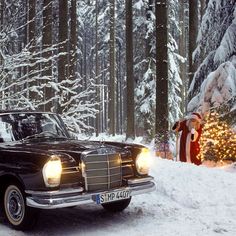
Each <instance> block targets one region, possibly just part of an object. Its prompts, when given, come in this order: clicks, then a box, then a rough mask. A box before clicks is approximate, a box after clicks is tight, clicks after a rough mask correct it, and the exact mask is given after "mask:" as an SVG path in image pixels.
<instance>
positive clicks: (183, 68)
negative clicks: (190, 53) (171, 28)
mask: <svg viewBox="0 0 236 236" xmlns="http://www.w3.org/2000/svg"><path fill="white" fill-rule="evenodd" d="M184 2H185V0H180V2H179V7H180V10H179V27H180V30H181V35H180V36H179V54H180V56H182V57H183V58H184V59H185V61H184V62H180V78H181V80H182V86H181V105H180V109H181V112H182V113H183V114H185V113H186V107H187V99H186V94H187V90H186V86H187V65H186V56H187V55H186V46H187V45H186V30H185V27H186V26H185V25H186V22H185V4H184Z"/></svg>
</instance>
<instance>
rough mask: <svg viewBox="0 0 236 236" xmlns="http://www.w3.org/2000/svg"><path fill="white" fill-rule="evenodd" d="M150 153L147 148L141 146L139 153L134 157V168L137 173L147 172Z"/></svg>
mask: <svg viewBox="0 0 236 236" xmlns="http://www.w3.org/2000/svg"><path fill="white" fill-rule="evenodd" d="M151 161H152V158H151V153H150V150H149V149H148V148H143V149H142V151H141V153H140V154H138V156H137V158H136V169H137V171H138V172H139V174H148V171H149V168H150V166H151Z"/></svg>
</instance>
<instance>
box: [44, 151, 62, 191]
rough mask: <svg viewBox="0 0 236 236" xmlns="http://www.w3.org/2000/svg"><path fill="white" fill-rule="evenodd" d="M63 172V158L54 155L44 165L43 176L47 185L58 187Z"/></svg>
mask: <svg viewBox="0 0 236 236" xmlns="http://www.w3.org/2000/svg"><path fill="white" fill-rule="evenodd" d="M61 173H62V165H61V159H60V158H59V157H58V156H57V155H52V156H51V158H50V159H49V161H48V162H47V163H46V164H45V165H44V167H43V178H44V182H45V185H46V186H47V187H56V186H58V185H59V184H60V181H61Z"/></svg>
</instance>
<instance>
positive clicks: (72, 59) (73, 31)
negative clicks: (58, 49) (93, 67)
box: [69, 0, 77, 80]
mask: <svg viewBox="0 0 236 236" xmlns="http://www.w3.org/2000/svg"><path fill="white" fill-rule="evenodd" d="M76 11H77V0H71V6H70V19H71V23H70V24H71V25H70V44H69V45H70V54H69V76H70V79H71V80H75V79H76V69H77V66H76V65H77V63H76V60H77V13H76Z"/></svg>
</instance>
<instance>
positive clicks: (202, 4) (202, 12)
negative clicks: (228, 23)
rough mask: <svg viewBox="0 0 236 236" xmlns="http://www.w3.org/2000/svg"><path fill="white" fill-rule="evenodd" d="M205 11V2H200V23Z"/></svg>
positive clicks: (202, 0) (203, 0) (204, 0)
mask: <svg viewBox="0 0 236 236" xmlns="http://www.w3.org/2000/svg"><path fill="white" fill-rule="evenodd" d="M205 10H206V0H201V9H200V11H201V12H200V14H201V21H202V17H203V15H204V14H205Z"/></svg>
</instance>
